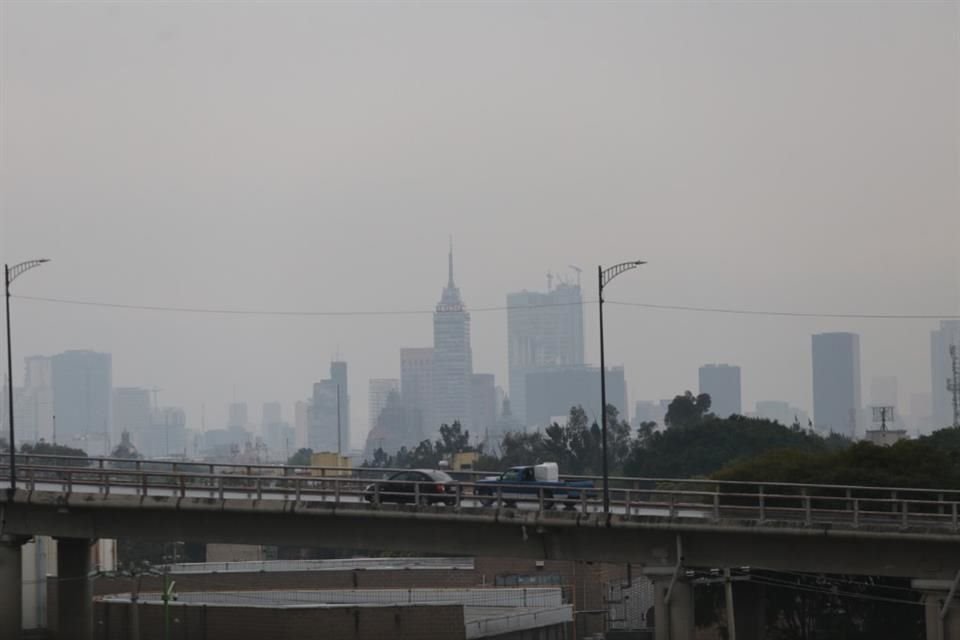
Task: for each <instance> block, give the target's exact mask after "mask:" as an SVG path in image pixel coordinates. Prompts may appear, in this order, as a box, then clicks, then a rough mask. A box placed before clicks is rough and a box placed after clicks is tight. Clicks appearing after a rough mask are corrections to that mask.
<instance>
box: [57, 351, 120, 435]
mask: <svg viewBox="0 0 960 640" xmlns="http://www.w3.org/2000/svg"><path fill="white" fill-rule="evenodd" d="M51 364H52V374H53V375H52V382H53V415H54V416H55V417H56V418H55V419H56V430H57V441H58V442H59V443H61V444H66V445H69V446H74V447H77V446H79V447H82V448H84V449H85V450H87V451H88V453H91V452H92V451H100V450H104V449H106V448H107V446H106V443H107V442H108V441H109V440H110V434H111V426H110V425H111V418H112V416H111V413H112V411H111V400H112V396H113V361H112V358H111V356H110V354H109V353H97V352H95V351H65V352H63V353H59V354H57V355H55V356H53V358H51ZM117 441H118V442H119V438H118V439H117Z"/></svg>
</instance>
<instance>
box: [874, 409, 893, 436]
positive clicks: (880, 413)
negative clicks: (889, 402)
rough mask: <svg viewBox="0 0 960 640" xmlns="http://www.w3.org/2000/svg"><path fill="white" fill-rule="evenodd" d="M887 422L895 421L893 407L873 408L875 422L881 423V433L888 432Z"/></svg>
mask: <svg viewBox="0 0 960 640" xmlns="http://www.w3.org/2000/svg"><path fill="white" fill-rule="evenodd" d="M887 420H890V421H891V422H892V421H893V407H891V406H885V407H873V422H874V424H876V423H878V422H879V423H880V431H886V430H887Z"/></svg>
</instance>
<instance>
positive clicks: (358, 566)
mask: <svg viewBox="0 0 960 640" xmlns="http://www.w3.org/2000/svg"><path fill="white" fill-rule="evenodd" d="M473 568H474V561H473V558H406V557H385V558H327V559H323V560H241V561H237V562H183V563H178V564H168V565H160V566H158V567H157V569H158V570H159V571H162V572H167V573H171V574H193V573H197V574H207V573H274V572H285V573H290V572H298V571H358V570H362V571H416V570H443V571H451V570H457V569H459V570H472V569H473Z"/></svg>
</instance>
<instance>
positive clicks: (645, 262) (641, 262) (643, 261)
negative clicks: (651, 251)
mask: <svg viewBox="0 0 960 640" xmlns="http://www.w3.org/2000/svg"><path fill="white" fill-rule="evenodd" d="M633 264H635V265H637V266H638V267H639V266H640V265H642V264H647V261H646V260H637V261H636V262H634V263H633Z"/></svg>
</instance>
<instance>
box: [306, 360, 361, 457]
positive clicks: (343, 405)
mask: <svg viewBox="0 0 960 640" xmlns="http://www.w3.org/2000/svg"><path fill="white" fill-rule="evenodd" d="M338 394H339V395H338ZM308 413H309V417H308V429H307V446H308V447H309V448H311V449H313V450H314V451H329V452H339V453H341V454H346V453H349V451H350V394H349V389H348V387H347V363H346V362H342V361H334V362H331V363H330V377H329V378H327V379H324V380H321V381H320V382H317V383H315V384H314V385H313V399H312V401H311V403H310V409H309V412H308ZM338 423H339V425H340V430H339V433H338V431H337V424H338Z"/></svg>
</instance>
